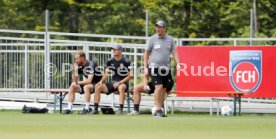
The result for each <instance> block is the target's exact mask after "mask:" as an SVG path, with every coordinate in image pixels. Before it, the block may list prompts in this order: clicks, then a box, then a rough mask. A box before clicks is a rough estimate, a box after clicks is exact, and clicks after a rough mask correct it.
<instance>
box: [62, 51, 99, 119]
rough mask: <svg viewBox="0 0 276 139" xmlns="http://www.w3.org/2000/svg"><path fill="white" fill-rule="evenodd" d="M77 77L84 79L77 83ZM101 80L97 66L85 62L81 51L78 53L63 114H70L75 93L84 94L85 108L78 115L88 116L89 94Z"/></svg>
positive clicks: (93, 63) (89, 109)
mask: <svg viewBox="0 0 276 139" xmlns="http://www.w3.org/2000/svg"><path fill="white" fill-rule="evenodd" d="M78 75H83V76H84V77H85V78H86V79H84V80H82V81H78V80H79V79H78V77H79V76H78ZM101 78H102V74H101V72H100V71H99V69H98V65H97V63H96V62H94V61H88V60H86V55H85V53H84V52H83V51H78V52H77V53H76V55H75V64H74V70H73V74H72V83H71V85H70V87H69V92H68V108H67V110H65V112H64V114H72V113H73V111H72V107H73V103H74V101H75V93H76V92H79V93H80V94H83V93H84V96H85V108H84V109H83V111H82V112H81V113H80V114H88V113H89V112H91V108H89V103H90V98H91V94H92V93H93V92H94V85H95V84H96V83H98V82H99V81H100V80H101Z"/></svg>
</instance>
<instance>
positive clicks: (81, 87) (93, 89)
mask: <svg viewBox="0 0 276 139" xmlns="http://www.w3.org/2000/svg"><path fill="white" fill-rule="evenodd" d="M92 85H93V87H92V90H91V92H90V94H93V93H94V92H95V84H92ZM79 86H80V94H84V89H83V87H84V85H79Z"/></svg>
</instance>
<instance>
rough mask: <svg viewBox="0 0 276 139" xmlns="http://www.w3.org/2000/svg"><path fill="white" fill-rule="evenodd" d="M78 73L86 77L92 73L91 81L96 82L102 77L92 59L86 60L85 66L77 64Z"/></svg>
mask: <svg viewBox="0 0 276 139" xmlns="http://www.w3.org/2000/svg"><path fill="white" fill-rule="evenodd" d="M78 74H79V75H83V76H84V77H85V78H88V75H93V80H92V83H98V82H99V81H100V80H101V78H102V73H101V71H99V68H98V64H97V63H96V62H94V61H86V65H85V66H79V68H78Z"/></svg>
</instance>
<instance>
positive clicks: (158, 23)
mask: <svg viewBox="0 0 276 139" xmlns="http://www.w3.org/2000/svg"><path fill="white" fill-rule="evenodd" d="M155 26H160V27H166V26H167V24H166V22H164V21H163V20H159V21H157V22H156V23H155Z"/></svg>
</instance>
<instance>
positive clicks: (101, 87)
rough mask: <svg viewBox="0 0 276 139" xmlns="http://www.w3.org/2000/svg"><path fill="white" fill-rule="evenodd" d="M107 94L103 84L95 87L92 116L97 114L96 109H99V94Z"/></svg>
mask: <svg viewBox="0 0 276 139" xmlns="http://www.w3.org/2000/svg"><path fill="white" fill-rule="evenodd" d="M102 92H103V93H107V92H108V89H107V87H106V85H105V84H102V85H99V86H96V87H95V92H94V111H93V112H92V114H98V113H99V112H98V108H99V103H100V100H101V93H102Z"/></svg>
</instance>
